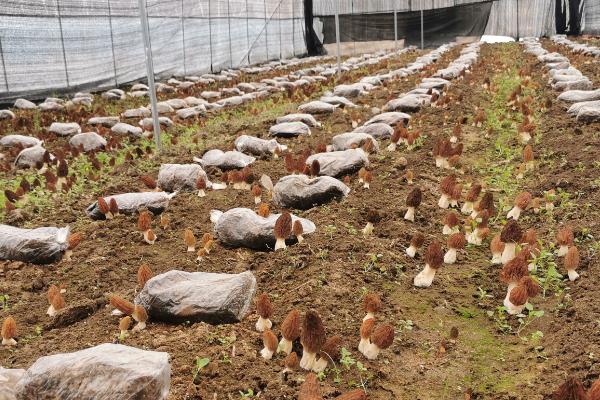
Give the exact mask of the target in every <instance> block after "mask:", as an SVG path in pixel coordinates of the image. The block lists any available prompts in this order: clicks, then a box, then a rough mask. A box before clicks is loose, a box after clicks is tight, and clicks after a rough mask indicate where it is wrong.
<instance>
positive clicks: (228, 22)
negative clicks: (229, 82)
mask: <svg viewBox="0 0 600 400" xmlns="http://www.w3.org/2000/svg"><path fill="white" fill-rule="evenodd" d="M227 27H228V29H229V68H233V52H232V50H231V9H230V6H229V0H227Z"/></svg>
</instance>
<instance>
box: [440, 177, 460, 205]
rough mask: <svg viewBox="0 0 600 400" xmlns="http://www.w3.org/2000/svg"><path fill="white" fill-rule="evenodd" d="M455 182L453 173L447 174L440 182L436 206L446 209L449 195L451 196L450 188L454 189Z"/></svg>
mask: <svg viewBox="0 0 600 400" xmlns="http://www.w3.org/2000/svg"><path fill="white" fill-rule="evenodd" d="M455 184H456V177H455V176H454V175H448V176H447V177H445V178H444V179H442V182H440V192H442V194H441V196H440V200H439V201H438V206H439V207H440V208H444V209H446V208H448V207H449V206H450V197H451V196H452V190H453V189H454V185H455Z"/></svg>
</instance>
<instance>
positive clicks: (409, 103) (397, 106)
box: [383, 93, 431, 112]
mask: <svg viewBox="0 0 600 400" xmlns="http://www.w3.org/2000/svg"><path fill="white" fill-rule="evenodd" d="M430 104H431V96H430V95H428V94H416V93H413V94H407V95H405V96H402V97H400V98H398V99H393V100H390V101H388V102H387V103H386V105H385V106H383V111H405V112H417V111H419V110H420V109H421V107H428V106H429V105H430Z"/></svg>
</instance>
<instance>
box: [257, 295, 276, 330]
mask: <svg viewBox="0 0 600 400" xmlns="http://www.w3.org/2000/svg"><path fill="white" fill-rule="evenodd" d="M256 312H257V313H258V321H256V330H257V331H259V332H264V331H265V330H267V329H271V327H272V326H273V323H272V322H271V320H270V318H271V315H273V304H271V300H269V296H268V295H267V294H266V293H263V294H261V295H260V296H258V299H257V300H256Z"/></svg>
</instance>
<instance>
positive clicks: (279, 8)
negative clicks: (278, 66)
mask: <svg viewBox="0 0 600 400" xmlns="http://www.w3.org/2000/svg"><path fill="white" fill-rule="evenodd" d="M282 2H283V0H281V1H280V2H279V4H278V5H277V11H278V12H279V59H280V60H281V59H283V51H282V49H281V3H282Z"/></svg>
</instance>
